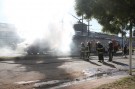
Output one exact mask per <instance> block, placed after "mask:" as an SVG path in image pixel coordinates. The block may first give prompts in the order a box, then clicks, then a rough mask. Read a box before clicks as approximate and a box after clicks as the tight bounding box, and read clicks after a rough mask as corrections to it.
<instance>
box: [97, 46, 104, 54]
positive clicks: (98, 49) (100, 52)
mask: <svg viewBox="0 0 135 89" xmlns="http://www.w3.org/2000/svg"><path fill="white" fill-rule="evenodd" d="M97 52H98V54H103V53H104V47H103V46H102V45H101V44H98V46H97Z"/></svg>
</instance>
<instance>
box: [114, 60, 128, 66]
mask: <svg viewBox="0 0 135 89" xmlns="http://www.w3.org/2000/svg"><path fill="white" fill-rule="evenodd" d="M112 63H115V64H117V65H121V66H129V65H128V64H125V63H122V62H117V61H112Z"/></svg>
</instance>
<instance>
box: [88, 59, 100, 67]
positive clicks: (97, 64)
mask: <svg viewBox="0 0 135 89" xmlns="http://www.w3.org/2000/svg"><path fill="white" fill-rule="evenodd" d="M88 62H90V63H91V64H93V65H96V66H101V65H99V64H97V63H95V62H92V61H90V60H89V61H88Z"/></svg>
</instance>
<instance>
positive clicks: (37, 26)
mask: <svg viewBox="0 0 135 89" xmlns="http://www.w3.org/2000/svg"><path fill="white" fill-rule="evenodd" d="M73 5H74V0H4V5H3V6H4V10H3V11H4V13H5V15H6V17H7V19H8V22H9V23H12V24H14V25H15V27H16V28H17V32H18V34H19V36H20V37H21V38H23V39H25V42H23V43H25V44H32V43H33V42H34V41H35V40H37V39H40V40H42V41H43V42H44V43H47V44H48V45H49V48H51V49H55V51H56V52H57V53H60V54H61V53H63V54H69V53H70V51H71V50H70V45H71V43H72V36H73V35H74V30H73V28H72V27H73V21H72V17H71V16H70V15H69V14H68V13H69V12H70V10H71V8H72V7H73ZM25 44H23V45H25ZM19 45H20V44H19ZM21 45H22V43H21ZM18 49H20V48H18Z"/></svg>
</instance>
